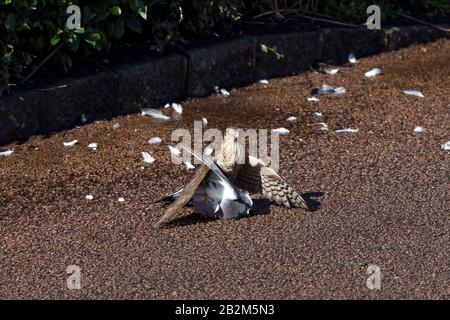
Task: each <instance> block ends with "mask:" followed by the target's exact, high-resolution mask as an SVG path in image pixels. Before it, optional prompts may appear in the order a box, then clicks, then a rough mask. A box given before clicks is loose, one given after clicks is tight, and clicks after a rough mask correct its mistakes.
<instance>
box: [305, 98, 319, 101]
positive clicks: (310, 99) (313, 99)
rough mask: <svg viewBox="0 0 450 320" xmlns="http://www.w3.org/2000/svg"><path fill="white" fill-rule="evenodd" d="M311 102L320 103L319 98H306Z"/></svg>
mask: <svg viewBox="0 0 450 320" xmlns="http://www.w3.org/2000/svg"><path fill="white" fill-rule="evenodd" d="M306 99H307V100H308V101H309V102H318V101H319V99H318V98H316V97H309V98H306Z"/></svg>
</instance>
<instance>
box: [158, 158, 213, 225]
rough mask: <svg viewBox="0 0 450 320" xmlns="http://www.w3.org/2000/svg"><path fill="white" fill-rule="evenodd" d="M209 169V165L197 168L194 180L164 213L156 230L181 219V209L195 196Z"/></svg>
mask: <svg viewBox="0 0 450 320" xmlns="http://www.w3.org/2000/svg"><path fill="white" fill-rule="evenodd" d="M209 170H210V169H209V167H208V166H207V165H204V164H203V165H201V166H199V167H198V168H197V170H196V171H195V173H194V176H193V177H192V179H191V180H190V181H189V182H188V183H187V184H186V185H185V186H184V188H183V191H182V192H181V194H180V195H179V196H178V198H177V199H176V200H175V202H174V203H172V204H171V205H170V206H169V207H168V208H167V210H166V212H165V213H164V215H163V216H162V217H161V219H159V221H158V222H157V223H155V224H154V227H155V228H160V227H162V226H164V225H165V224H167V223H169V222H171V221H173V220H175V219H177V218H180V217H181V216H182V212H181V210H180V209H182V208H183V207H184V206H185V205H186V204H187V203H188V202H189V201H190V200H191V198H192V197H193V196H194V193H195V191H196V190H197V188H198V186H199V185H200V183H202V181H203V179H204V178H205V177H206V175H207V174H208V172H209Z"/></svg>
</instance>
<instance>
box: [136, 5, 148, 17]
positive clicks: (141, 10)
mask: <svg viewBox="0 0 450 320" xmlns="http://www.w3.org/2000/svg"><path fill="white" fill-rule="evenodd" d="M138 13H139V15H140V16H141V17H142V18H144V20H147V6H143V7H141V8H139V9H138Z"/></svg>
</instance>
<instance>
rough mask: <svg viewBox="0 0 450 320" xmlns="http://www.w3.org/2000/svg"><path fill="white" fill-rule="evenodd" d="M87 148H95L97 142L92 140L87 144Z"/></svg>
mask: <svg viewBox="0 0 450 320" xmlns="http://www.w3.org/2000/svg"><path fill="white" fill-rule="evenodd" d="M88 148H90V149H92V150H97V148H98V143H96V142H92V143H89V144H88Z"/></svg>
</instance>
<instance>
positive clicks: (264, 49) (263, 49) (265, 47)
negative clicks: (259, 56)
mask: <svg viewBox="0 0 450 320" xmlns="http://www.w3.org/2000/svg"><path fill="white" fill-rule="evenodd" d="M261 50H262V52H264V53H267V52H269V49H268V48H267V46H266V45H265V44H261Z"/></svg>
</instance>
